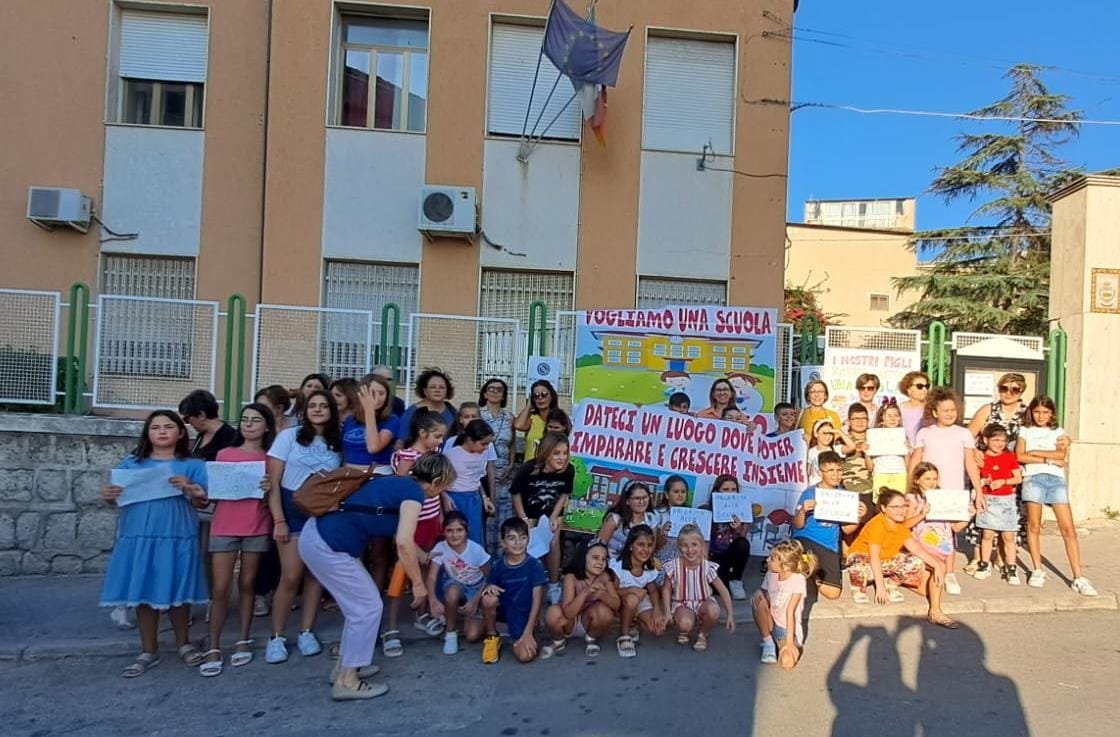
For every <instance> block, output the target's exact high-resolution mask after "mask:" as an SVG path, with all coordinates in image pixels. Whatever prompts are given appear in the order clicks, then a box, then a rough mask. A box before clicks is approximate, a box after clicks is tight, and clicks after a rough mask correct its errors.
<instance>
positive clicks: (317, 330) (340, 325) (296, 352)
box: [252, 304, 374, 391]
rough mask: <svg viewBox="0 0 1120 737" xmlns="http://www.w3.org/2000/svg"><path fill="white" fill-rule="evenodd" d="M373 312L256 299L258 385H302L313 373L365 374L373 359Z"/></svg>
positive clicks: (255, 378)
mask: <svg viewBox="0 0 1120 737" xmlns="http://www.w3.org/2000/svg"><path fill="white" fill-rule="evenodd" d="M373 336H374V320H373V313H372V312H370V311H369V310H341V309H333V308H329V307H293V306H291V305H267V304H262V305H257V310H256V313H255V315H254V319H253V378H252V387H253V391H256V390H257V389H260V388H261V387H265V386H269V385H271V384H280V385H281V386H286V387H297V386H299V384H300V381H301V380H302V379H303V377H304V376H306V375H307V374H309V373H312V372H318V373H324V374H326V375H327V376H363V375H364V374H367V373H369V370H370V368H371V362H372V360H373V350H372V348H373V341H374V337H373Z"/></svg>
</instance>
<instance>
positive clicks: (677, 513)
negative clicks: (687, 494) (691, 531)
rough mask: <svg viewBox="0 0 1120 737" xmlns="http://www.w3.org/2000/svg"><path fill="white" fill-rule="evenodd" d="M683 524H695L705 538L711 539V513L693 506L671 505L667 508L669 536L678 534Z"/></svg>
mask: <svg viewBox="0 0 1120 737" xmlns="http://www.w3.org/2000/svg"><path fill="white" fill-rule="evenodd" d="M685 525H696V526H697V527H699V528H700V534H701V535H703V536H704V539H705V540H708V541H710V540H711V539H712V513H711V511H709V510H707V509H696V508H695V507H673V508H672V509H670V510H669V537H676V536H677V535H679V534H680V531H681V528H683V527H684V526H685Z"/></svg>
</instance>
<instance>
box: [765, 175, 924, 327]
mask: <svg viewBox="0 0 1120 737" xmlns="http://www.w3.org/2000/svg"><path fill="white" fill-rule="evenodd" d="M915 218H916V215H915V200H914V198H913V197H898V198H890V199H870V200H810V201H809V202H806V203H805V222H804V223H790V224H789V225H788V227H787V230H786V233H787V235H788V237H789V242H788V249H789V250H788V253H787V257H786V259H787V260H786V269H785V279H786V284H788V285H791V286H795V287H805V286H807V287H815V288H817V289H818V293H819V302H820V305H821V307H822V308H823V309H824V311H825V312H826V313H831V314H835V315H838V317H837V318H836V319H835V320H833V321H832V322H833V323H835V324H841V325H857V326H863V327H888V325H887V323H886V320H887V318H889V317H890V316H891V315H893V314H895V313H897V312H901V311H902V310H904V309H905V308H906V307H908V306H909V305H911V304H913V303H914V302H916V301H917V299H918V297H919V296H920V295H919V294H918V293H916V292H914V291H912V290H911V291H909V292H904V293H902V294H899V293H898V290H896V289H895V288H894V286H893V285H892V281H891V280H892V279H894V278H896V277H902V276H914V275H915V274H917V273H919V266H918V258H917V254H915V253H914V251H912V250H910V248H909V247H908V246H909V242H910V238H911V236H912V235H913V234H914V225H915V222H916V220H915Z"/></svg>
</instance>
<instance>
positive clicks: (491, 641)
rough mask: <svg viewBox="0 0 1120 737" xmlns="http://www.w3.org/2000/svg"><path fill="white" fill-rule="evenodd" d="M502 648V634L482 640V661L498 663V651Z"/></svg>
mask: <svg viewBox="0 0 1120 737" xmlns="http://www.w3.org/2000/svg"><path fill="white" fill-rule="evenodd" d="M501 649H502V638H501V636H500V635H490V636H489V637H487V638H486V639H485V640H483V641H482V662H483V663H487V664H490V663H497V662H498V653H499V652H501Z"/></svg>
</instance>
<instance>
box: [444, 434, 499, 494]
mask: <svg viewBox="0 0 1120 737" xmlns="http://www.w3.org/2000/svg"><path fill="white" fill-rule="evenodd" d="M491 452H493V450H491ZM443 454H444V455H445V456H447V459H448V460H449V461H451V465H452V466H454V467H455V474H456V476H455V483H453V484H452V485H451V486H450V487H449V488H448V489H447V490H448V491H478V490H479V488H481V486H482V477H483V476H485V475H486V464H487V462H489V461H490V460H491V458H490V457H489V455H490V454H489V453H487V452H486V451H483V452H481V453H469V452H467V451H466V450H465V449H464V448H463V446H461V445H455V446H452V447H451V448H448V449H447V450H445V451H444V452H443Z"/></svg>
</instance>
